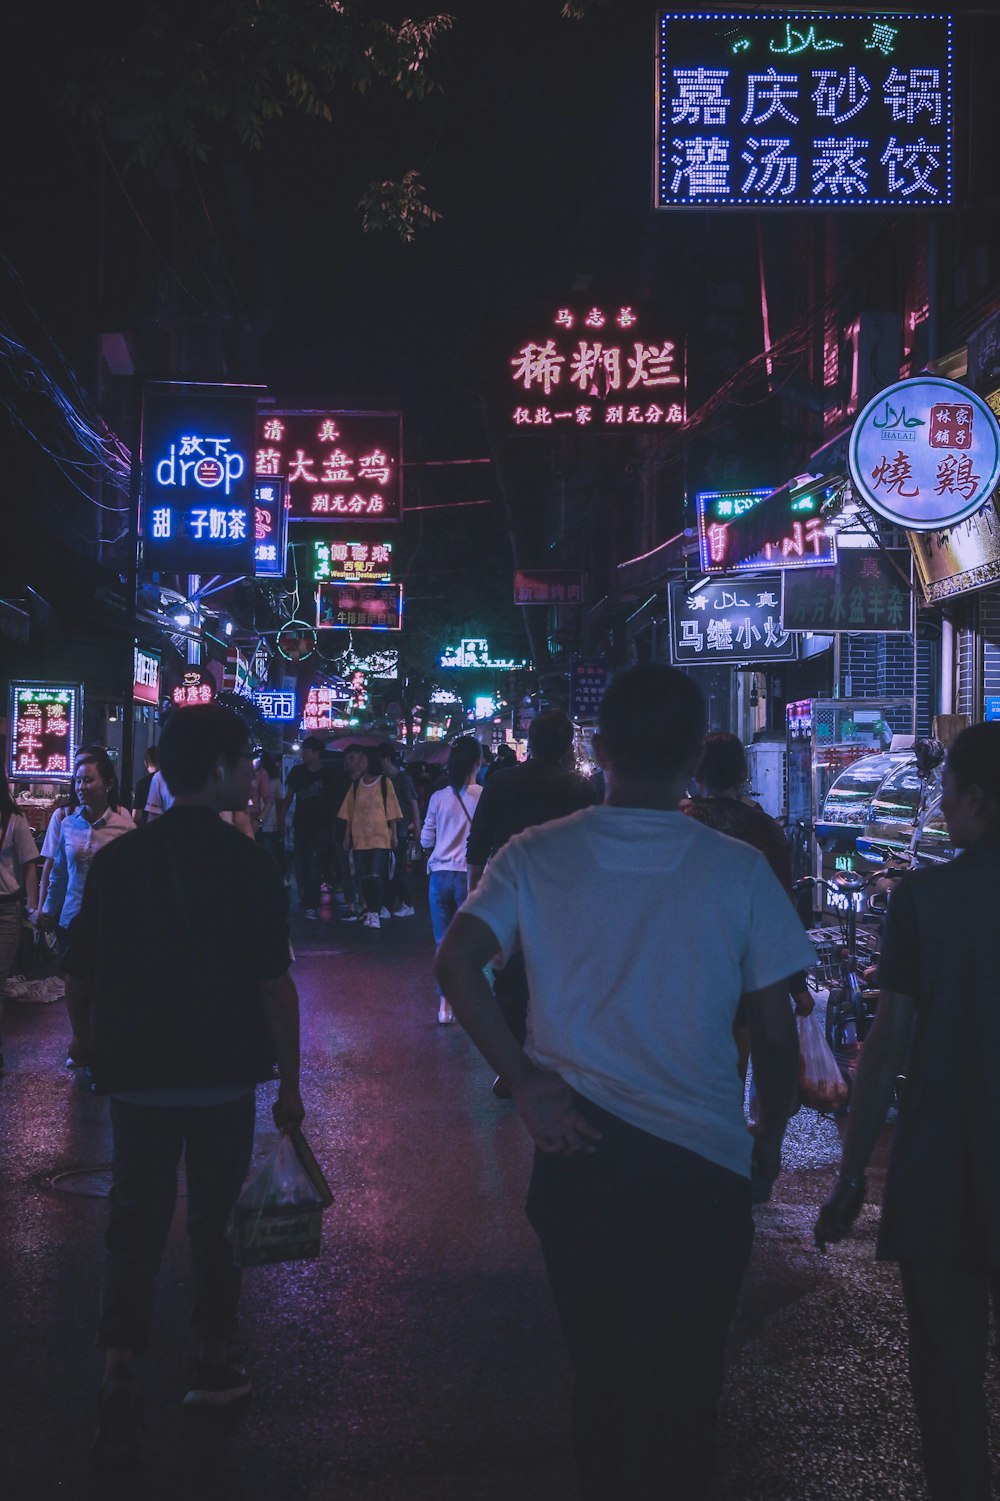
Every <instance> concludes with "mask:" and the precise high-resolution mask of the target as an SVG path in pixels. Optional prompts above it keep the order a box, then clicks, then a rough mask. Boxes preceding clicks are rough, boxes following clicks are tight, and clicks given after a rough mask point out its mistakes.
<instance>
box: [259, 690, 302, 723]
mask: <svg viewBox="0 0 1000 1501" xmlns="http://www.w3.org/2000/svg"><path fill="white" fill-rule="evenodd" d="M250 697H251V699H252V700H253V702H254V703H255V704H256V705H257V707H258V709H259V710H260V717H261V719H267V720H269V721H282V722H284V721H288V720H293V719H294V718H295V693H294V691H293V690H292V689H290V688H289V689H285V688H255V689H254V690H253V692H252V693H251V695H250Z"/></svg>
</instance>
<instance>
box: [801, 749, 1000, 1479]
mask: <svg viewBox="0 0 1000 1501" xmlns="http://www.w3.org/2000/svg"><path fill="white" fill-rule="evenodd" d="M941 812H942V813H943V815H944V819H945V823H946V824H947V826H948V833H949V836H950V838H951V840H952V843H953V844H954V845H955V846H956V847H958V848H959V849H960V850H961V851H962V853H961V854H960V855H959V856H958V857H957V859H955V860H952V861H951V862H949V863H948V864H946V865H941V866H938V867H935V868H933V869H930V870H918V871H916V872H914V873H913V874H912V875H909V876H907V877H906V878H905V879H904V880H903V881H901V882H900V883H899V886H898V887H897V889H896V891H895V892H894V894H893V897H892V900H891V902H890V904H889V912H888V916H887V918H886V930H885V937H884V941H883V945H882V958H881V961H880V963H879V971H878V982H879V986H880V989H881V993H880V997H879V1004H878V1014H877V1016H876V1019H875V1024H874V1026H873V1027H872V1030H871V1032H870V1033H869V1035H868V1038H867V1039H866V1041H865V1045H864V1048H863V1049H862V1052H861V1062H860V1064H859V1067H858V1073H857V1078H856V1080H855V1085H854V1091H853V1094H852V1098H851V1114H850V1118H849V1120H848V1124H847V1134H846V1136H845V1139H844V1150H843V1157H842V1160H841V1165H840V1176H839V1179H838V1182H837V1186H836V1188H835V1189H834V1191H833V1193H832V1194H831V1195H830V1197H829V1198H828V1199H827V1201H826V1203H825V1204H824V1205H823V1208H822V1210H821V1212H820V1216H819V1220H818V1221H817V1224H816V1240H817V1242H818V1244H819V1245H820V1247H821V1248H823V1247H824V1246H826V1245H827V1244H828V1243H830V1242H832V1241H839V1240H842V1239H843V1238H844V1236H845V1235H847V1233H848V1231H849V1230H850V1228H851V1226H852V1224H853V1223H854V1220H855V1219H856V1218H857V1215H858V1212H859V1210H860V1208H861V1205H862V1202H863V1201H864V1196H865V1176H864V1175H865V1168H866V1167H867V1165H868V1160H869V1158H870V1156H871V1153H872V1150H873V1148H874V1145H875V1142H876V1140H877V1138H878V1135H879V1133H880V1131H881V1128H882V1123H883V1122H884V1120H885V1117H886V1110H887V1107H888V1105H889V1103H890V1100H891V1098H892V1091H893V1086H894V1083H895V1080H896V1078H897V1076H898V1075H899V1074H900V1073H901V1072H902V1071H903V1070H904V1069H905V1071H906V1084H905V1088H904V1090H903V1095H902V1099H901V1102H900V1110H899V1119H898V1121H897V1123H896V1127H895V1136H894V1140H893V1143H892V1154H891V1157H890V1162H889V1171H888V1175H887V1177H886V1185H885V1197H884V1201H883V1205H882V1223H881V1226H880V1229H879V1237H878V1244H877V1247H876V1253H875V1254H876V1256H877V1257H878V1258H879V1259H880V1260H883V1261H898V1262H899V1271H900V1278H901V1280H902V1284H903V1297H904V1299H905V1302H906V1313H907V1324H908V1337H909V1347H910V1382H911V1385H912V1387H913V1399H914V1404H915V1406H916V1409H917V1419H918V1421H919V1424H920V1437H921V1444H922V1448H923V1459H924V1469H925V1471H926V1474H927V1488H928V1491H929V1492H930V1495H931V1497H932V1498H933V1501H987V1498H988V1497H989V1496H990V1495H991V1494H992V1493H991V1491H990V1476H989V1444H988V1422H987V1410H986V1399H985V1395H984V1391H983V1378H984V1375H985V1372H986V1363H987V1352H988V1345H989V1332H990V1296H991V1294H992V1298H993V1301H994V1306H996V1303H997V1299H998V1297H1000V1006H998V1004H997V1001H998V993H1000V992H998V981H997V976H998V975H1000V925H998V924H997V920H996V907H997V892H998V891H1000V724H977V725H973V727H972V728H971V729H968V730H964V731H963V732H962V734H961V735H959V737H958V739H957V740H956V741H955V743H954V745H953V746H952V747H951V750H950V751H949V752H948V759H947V761H946V763H945V771H944V780H943V791H942V797H941Z"/></svg>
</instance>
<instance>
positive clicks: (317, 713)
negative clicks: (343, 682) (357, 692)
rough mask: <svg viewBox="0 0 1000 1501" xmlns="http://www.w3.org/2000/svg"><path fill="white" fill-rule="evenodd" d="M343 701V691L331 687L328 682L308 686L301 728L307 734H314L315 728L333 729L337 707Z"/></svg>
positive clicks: (321, 729)
mask: <svg viewBox="0 0 1000 1501" xmlns="http://www.w3.org/2000/svg"><path fill="white" fill-rule="evenodd" d="M343 702H344V695H343V693H340V692H338V691H337V690H335V689H333V688H331V687H330V685H329V683H324V684H322V685H321V686H319V687H313V688H310V689H309V692H308V694H307V695H306V704H305V709H304V710H303V713H302V728H303V729H304V730H305V731H306V732H307V733H308V734H315V733H316V731H317V730H320V731H323V730H326V731H329V730H332V729H334V728H335V726H336V724H337V709H338V707H339V706H340V705H341V704H343Z"/></svg>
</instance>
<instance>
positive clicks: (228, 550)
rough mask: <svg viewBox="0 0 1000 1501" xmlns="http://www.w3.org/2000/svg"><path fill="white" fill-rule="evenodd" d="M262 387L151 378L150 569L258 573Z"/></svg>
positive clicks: (146, 541)
mask: <svg viewBox="0 0 1000 1501" xmlns="http://www.w3.org/2000/svg"><path fill="white" fill-rule="evenodd" d="M262 390H263V387H256V386H212V385H199V384H195V383H188V382H184V381H176V382H174V381H163V382H160V381H151V382H149V383H148V384H147V385H146V386H145V387H144V388H143V395H142V441H141V450H142V557H143V563H144V566H145V567H146V569H147V570H148V571H152V570H157V571H163V572H169V573H203V572H204V573H221V574H232V575H239V574H252V573H253V571H254V526H253V515H254V497H253V486H254V478H253V456H254V440H255V437H256V427H257V400H258V397H259V395H260V394H261V392H262Z"/></svg>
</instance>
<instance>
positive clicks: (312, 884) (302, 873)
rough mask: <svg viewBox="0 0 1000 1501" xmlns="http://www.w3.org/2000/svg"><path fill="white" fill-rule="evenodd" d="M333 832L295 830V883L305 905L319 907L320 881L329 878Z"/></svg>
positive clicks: (300, 899)
mask: <svg viewBox="0 0 1000 1501" xmlns="http://www.w3.org/2000/svg"><path fill="white" fill-rule="evenodd" d="M332 855H333V834H332V833H331V832H330V831H329V830H327V829H296V830H295V884H296V886H297V887H298V888H299V901H300V902H301V903H302V905H303V907H313V908H315V907H318V906H319V899H320V889H319V888H320V883H321V882H322V881H325V880H326V879H327V876H328V874H329V869H330V861H331V857H332Z"/></svg>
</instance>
